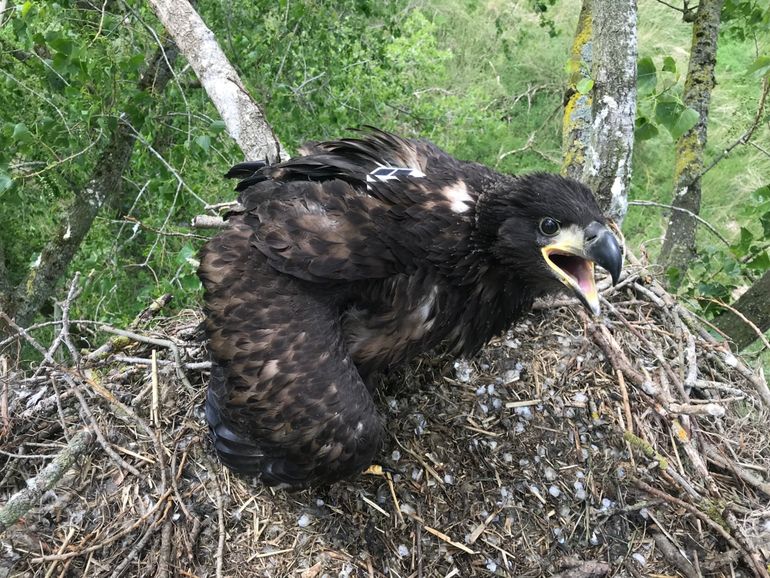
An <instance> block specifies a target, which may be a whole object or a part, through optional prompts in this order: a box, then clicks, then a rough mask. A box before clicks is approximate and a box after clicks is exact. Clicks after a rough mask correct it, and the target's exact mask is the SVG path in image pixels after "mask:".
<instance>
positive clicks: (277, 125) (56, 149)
mask: <svg viewBox="0 0 770 578" xmlns="http://www.w3.org/2000/svg"><path fill="white" fill-rule="evenodd" d="M11 4H13V3H11ZM98 4H99V5H101V3H98ZM758 6H759V4H758V3H757V2H741V1H737V0H732V1H728V2H727V8H726V10H727V11H728V13H727V14H728V16H729V17H730V18H732V19H731V20H728V22H726V23H725V24H724V26H723V33H722V35H721V37H720V48H719V55H718V62H717V69H716V78H717V86H716V89H715V90H714V93H713V100H712V105H711V114H710V119H709V146H708V148H707V151H706V163H707V164H709V162H710V160H711V159H712V158H713V157H714V156H716V155H717V154H719V152H720V151H721V150H723V149H724V148H725V147H726V146H728V145H730V144H732V143H733V142H734V141H735V140H736V139H737V138H738V137H739V136H740V135H741V134H742V133H743V132H744V131H745V130H746V129H747V128H748V126H749V125H750V124H751V122H752V119H753V117H754V115H755V113H756V110H757V103H758V100H759V96H760V93H761V88H762V86H761V78H760V75H759V74H752V73H751V72H749V71H748V70H749V68H750V67H751V66H752V64H753V63H755V62H757V58H758V57H760V56H762V55H763V54H767V53H768V51H769V50H770V47H769V46H768V42H769V38H770V33H769V32H768V30H767V25H768V22H767V19H768V16H767V8H763V9H761V10H760V9H759V8H758ZM13 10H14V13H13V14H12V16H11V17H10V19H9V20H7V19H8V16H7V15H6V16H5V18H4V19H3V21H5V20H7V22H6V23H5V25H4V26H3V27H2V28H0V103H1V104H0V219H2V226H0V244H1V245H2V248H3V250H4V253H5V259H6V264H7V268H8V276H9V279H10V282H11V283H13V284H16V283H20V282H22V281H23V279H24V276H25V274H26V273H27V271H28V269H29V266H30V264H31V263H33V262H34V260H35V259H36V258H37V256H38V255H39V253H40V250H41V249H42V247H43V245H44V243H45V241H46V239H47V238H48V237H49V236H50V234H51V233H52V231H53V230H54V229H55V227H56V226H57V224H58V222H59V219H60V218H61V214H62V212H63V210H64V208H65V207H66V206H67V205H68V203H69V202H70V200H71V199H72V197H73V195H74V193H75V191H77V190H80V189H82V187H85V186H87V183H88V181H89V179H90V176H91V175H92V173H93V171H94V169H95V166H94V165H95V163H96V162H97V161H98V159H99V153H100V151H101V150H102V148H103V147H104V145H105V143H106V142H107V141H108V138H109V135H110V133H111V132H112V131H113V130H114V128H115V126H116V124H117V122H118V119H119V118H120V117H121V116H123V118H125V119H127V120H128V121H129V122H136V120H137V119H139V118H146V121H145V123H144V125H143V128H142V129H141V130H140V135H141V141H142V142H140V143H138V144H137V147H136V149H135V150H134V154H133V157H132V162H131V166H130V168H129V170H128V171H127V172H126V173H125V174H124V181H123V194H122V196H121V198H120V200H119V202H117V203H115V204H114V205H113V206H110V207H107V208H106V209H105V210H103V211H102V212H101V213H100V216H99V217H98V218H97V221H96V222H95V224H94V226H93V228H92V230H91V232H90V234H89V236H88V237H87V239H86V242H85V243H84V245H83V246H82V247H81V250H80V252H79V254H78V256H77V258H76V260H75V262H74V263H73V265H72V268H71V271H76V270H78V271H81V272H83V274H84V292H83V294H82V296H81V297H80V298H79V300H78V302H77V304H76V311H73V312H72V314H71V316H72V317H73V318H94V319H101V320H106V321H109V322H112V323H114V324H115V325H123V324H125V323H127V322H128V321H130V320H131V319H132V318H133V317H134V316H135V315H136V313H137V312H138V311H140V310H141V309H142V308H144V307H145V306H146V305H147V303H148V302H149V300H150V299H152V298H153V297H157V296H158V295H160V294H162V293H165V292H171V293H173V294H174V297H175V306H176V307H178V308H182V307H196V306H198V303H199V299H200V287H199V283H198V281H197V278H196V276H195V257H196V252H197V250H198V248H199V247H200V245H201V244H202V240H200V239H197V238H193V237H188V236H178V235H173V234H174V233H185V234H187V233H190V231H189V229H187V223H189V221H190V219H191V218H192V217H193V216H195V215H197V214H201V213H203V212H204V203H205V202H209V203H216V202H222V201H227V200H231V199H232V198H233V196H234V194H233V192H232V184H231V183H227V182H224V181H223V180H222V179H221V175H222V174H223V173H224V172H225V171H226V170H227V168H229V166H230V165H231V164H233V163H235V162H238V161H240V160H242V159H241V156H240V151H239V150H238V149H237V147H236V146H235V145H234V144H233V143H232V141H231V140H230V139H229V138H228V136H227V135H226V134H225V133H224V126H223V124H222V123H221V122H220V121H219V120H218V117H217V114H216V111H215V110H214V109H213V107H212V105H211V104H210V103H209V101H208V99H207V97H206V94H205V92H204V91H203V90H202V89H201V88H200V87H199V85H198V84H197V80H196V78H195V76H194V74H193V73H192V71H191V70H190V69H189V68H188V67H186V66H185V63H184V62H183V60H181V59H179V60H177V61H176V63H175V66H174V68H175V70H176V77H175V78H174V79H173V80H172V81H171V82H170V83H169V85H168V87H167V88H166V89H165V91H164V93H163V96H162V98H157V99H152V98H150V97H148V95H147V94H146V93H142V92H141V91H139V90H138V89H137V82H138V79H139V76H140V74H141V72H142V70H143V68H144V65H145V63H146V61H147V60H148V59H149V58H150V56H151V55H152V54H153V53H154V52H155V51H156V50H157V47H158V41H159V39H160V40H161V41H162V40H163V39H164V33H163V31H162V27H161V26H160V25H159V24H158V22H157V21H156V20H155V18H154V17H153V15H152V14H151V12H150V11H149V9H148V8H147V7H146V5H145V4H144V3H141V2H127V3H112V2H108V3H107V10H105V11H104V12H103V13H102V12H99V11H98V10H94V9H90V8H88V3H86V2H69V3H68V2H63V3H60V4H55V3H49V2H26V3H24V4H19V5H18V6H16V7H15V8H13ZM198 10H199V11H200V13H201V16H202V17H203V19H204V20H205V21H206V22H207V24H208V25H209V27H210V28H211V29H212V30H213V31H214V32H215V34H216V35H217V37H218V39H219V42H220V44H221V45H222V47H223V49H224V50H225V52H226V53H227V55H228V57H229V58H230V60H231V62H232V63H233V64H234V65H235V66H236V68H237V69H238V71H239V73H240V74H241V75H242V78H243V80H244V82H245V84H246V86H247V88H248V89H249V90H250V92H251V94H252V96H253V97H254V98H255V99H256V100H257V101H258V102H259V103H261V104H262V105H263V107H264V109H265V112H266V115H267V118H268V120H269V122H270V123H271V124H272V126H273V127H274V129H275V131H276V132H277V134H278V136H279V138H280V139H281V141H282V142H283V143H284V144H285V145H286V146H287V147H288V148H289V149H290V150H292V151H293V150H294V149H295V148H296V146H298V145H299V144H300V143H302V142H303V141H305V140H310V139H323V138H327V137H337V136H340V135H342V134H345V133H346V132H347V129H348V128H349V127H357V126H361V125H365V124H369V125H375V126H378V127H382V128H384V129H388V130H393V131H397V132H399V133H402V134H406V135H419V136H423V137H426V138H429V139H431V140H433V141H434V142H436V143H437V144H439V145H440V146H442V147H445V148H446V149H447V150H449V151H450V152H452V153H453V154H455V155H456V156H458V157H462V158H466V159H473V160H477V161H479V162H482V163H485V164H487V165H490V166H492V167H495V168H496V169H498V170H500V171H504V172H512V173H516V172H522V171H532V170H549V171H558V170H559V164H560V161H561V112H562V110H561V107H562V102H563V96H564V91H565V88H566V77H567V74H566V72H565V63H566V60H567V55H568V51H569V46H570V43H571V41H572V34H573V32H574V28H575V24H576V21H577V13H578V10H579V2H572V1H569V2H568V1H561V2H556V1H554V0H550V1H548V2H532V1H529V2H528V1H522V2H510V1H502V0H489V1H485V2H482V1H474V0H465V1H463V0H417V1H413V2H409V3H407V2H400V1H394V2H378V1H374V0H372V1H369V0H342V1H337V2H313V1H310V0H306V1H303V2H300V1H291V2H288V1H281V2H274V1H269V2H266V1H262V2H254V1H249V2H245V1H232V2H231V1H227V2H225V1H222V2H202V3H199V6H198ZM730 11H731V12H730ZM763 18H764V20H763ZM690 34H691V25H690V24H688V23H685V22H682V19H681V15H680V14H678V13H676V12H674V11H672V10H671V9H669V8H667V7H666V6H663V5H662V4H660V3H658V2H656V1H654V0H640V2H639V56H640V58H641V59H648V60H647V61H646V63H647V64H649V62H651V63H652V64H654V66H655V71H656V74H655V78H654V79H652V83H651V84H650V82H649V81H650V78H649V77H648V78H647V79H646V80H647V81H648V82H647V86H646V87H643V89H642V90H641V94H640V103H639V115H640V116H644V117H646V118H649V119H650V120H651V121H654V119H655V98H656V96H654V95H660V94H661V93H665V94H668V95H673V96H674V97H677V95H679V94H681V89H682V84H683V80H684V75H685V73H686V69H687V60H688V53H689V44H690ZM661 126H662V125H661ZM768 133H769V131H768V126H767V118H765V122H764V124H763V125H761V126H760V127H759V128H758V130H757V133H756V135H755V137H754V141H755V142H756V143H757V145H758V146H759V147H760V148H755V147H754V146H740V147H737V148H736V149H735V150H734V151H733V153H732V154H731V155H730V156H728V157H727V158H725V159H724V160H723V161H721V162H720V163H719V164H718V165H717V166H716V167H715V168H714V169H713V170H711V171H710V172H709V173H708V174H707V175H706V176H705V177H704V179H703V193H704V198H703V210H702V216H703V217H704V218H705V219H706V220H708V221H709V222H711V223H712V224H713V225H714V226H715V227H716V228H718V229H719V230H720V231H721V232H722V233H723V235H724V236H725V237H726V238H727V239H728V240H729V241H730V242H731V243H732V247H729V248H728V247H725V246H724V245H723V244H722V243H721V242H720V241H719V240H718V239H716V238H715V237H714V236H713V235H711V234H710V233H709V232H708V231H705V230H704V229H703V228H701V231H700V233H699V251H700V261H699V262H698V263H695V264H694V266H693V267H692V268H691V270H690V271H689V272H688V274H687V277H686V278H685V279H683V280H681V285H680V291H681V292H682V295H683V296H685V297H687V298H689V299H691V302H692V304H693V306H695V307H703V306H706V305H707V303H706V302H704V301H703V300H698V299H697V298H696V297H699V296H710V297H715V298H720V299H725V300H727V301H730V300H732V297H733V296H734V294H735V292H736V290H739V289H740V288H741V287H745V286H746V285H748V284H750V283H751V282H752V281H753V280H754V279H755V278H756V276H757V275H759V274H760V273H761V272H762V271H764V270H765V269H767V268H768V267H770V258H769V257H768V252H767V247H768V230H769V229H770V212H769V211H770V204H769V203H770V200H768V199H770V194H769V193H768V189H766V188H765V189H762V187H765V186H767V185H768V182H770V155H768V154H767V151H770V137H769V136H768ZM640 136H641V137H649V138H639V139H638V140H637V143H636V151H635V155H634V169H633V183H632V193H631V196H632V198H634V199H642V200H653V201H657V202H661V203H669V202H670V201H671V197H672V175H673V170H674V166H673V162H674V147H673V140H672V137H671V135H670V134H669V132H668V131H666V130H664V129H662V128H661V129H660V130H658V131H657V134H655V135H652V134H650V132H649V131H648V132H646V133H645V134H642V135H640ZM760 149H763V150H760ZM763 151H764V152H763ZM159 157H162V158H163V159H164V160H165V162H162V161H161V160H160V158H159ZM166 163H167V164H166ZM168 166H170V167H173V169H174V170H173V171H171V170H169V168H168ZM179 178H181V179H182V180H183V181H184V186H183V185H182V184H181V183H180V180H179ZM191 191H192V192H194V194H193V193H192V192H191ZM763 218H766V219H767V221H763V220H762V219H763ZM132 219H136V220H138V221H139V222H141V225H140V224H138V223H137V222H135V221H133V220H132ZM666 219H667V216H666V215H665V213H664V212H663V211H662V210H660V209H657V208H648V207H631V208H630V210H629V214H628V217H627V220H626V222H625V225H624V232H625V235H626V239H627V242H628V244H629V246H630V247H631V248H632V250H633V251H635V252H637V253H639V252H643V253H647V254H649V255H650V256H652V257H654V256H655V255H656V254H657V251H658V250H659V247H660V242H661V237H662V234H663V232H664V227H665V222H666ZM661 273H662V272H661ZM70 276H71V273H70V274H69V275H68V276H67V277H70ZM44 313H48V314H50V311H46V312H44Z"/></svg>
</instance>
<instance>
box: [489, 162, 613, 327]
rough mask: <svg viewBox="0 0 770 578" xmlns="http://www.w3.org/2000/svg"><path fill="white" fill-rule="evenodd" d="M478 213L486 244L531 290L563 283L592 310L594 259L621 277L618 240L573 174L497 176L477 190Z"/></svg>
mask: <svg viewBox="0 0 770 578" xmlns="http://www.w3.org/2000/svg"><path fill="white" fill-rule="evenodd" d="M476 218H477V222H476V226H477V232H478V234H479V236H480V238H481V239H482V240H483V241H482V242H483V243H484V244H485V245H486V249H487V250H488V251H490V252H491V254H492V255H493V257H494V259H495V260H496V261H497V262H498V263H499V264H500V265H501V266H503V267H504V268H506V269H508V270H510V271H511V273H512V275H513V276H514V277H515V279H516V280H517V282H518V283H521V282H522V281H525V282H526V284H527V287H528V289H529V290H530V291H531V292H532V293H533V294H534V295H535V296H536V295H538V294H546V293H554V292H557V291H559V290H563V289H565V288H566V289H567V290H569V291H571V292H572V293H574V294H575V295H576V296H577V297H578V299H580V301H581V302H582V303H583V304H584V305H585V306H586V308H588V309H589V310H590V311H591V312H592V313H593V314H595V315H596V314H598V313H599V309H600V308H599V295H598V293H597V290H596V282H595V280H594V265H595V264H596V265H599V266H600V267H603V268H604V269H606V270H607V271H608V272H609V273H610V275H611V276H612V282H613V284H615V283H617V281H618V278H619V277H620V270H621V267H622V264H623V256H622V252H621V250H620V246H619V245H618V242H617V240H616V239H615V236H614V235H613V234H612V233H611V232H610V230H609V229H608V228H607V225H606V223H605V219H604V216H603V215H602V212H601V210H600V209H599V207H598V205H597V204H596V200H595V199H594V196H593V194H592V193H591V191H590V189H588V188H587V187H586V186H585V185H582V184H581V183H579V182H577V181H575V180H573V179H568V178H564V177H561V176H558V175H553V174H547V173H534V174H531V175H526V176H522V177H516V178H512V179H510V180H507V179H506V180H503V181H500V182H498V183H496V184H495V185H494V187H493V188H492V189H491V190H490V191H487V192H486V193H485V194H482V195H481V198H480V199H479V202H478V205H477V213H476Z"/></svg>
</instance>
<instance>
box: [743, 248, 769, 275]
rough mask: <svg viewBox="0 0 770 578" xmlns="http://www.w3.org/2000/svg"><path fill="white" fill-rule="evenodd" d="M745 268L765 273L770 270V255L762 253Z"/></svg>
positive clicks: (765, 252)
mask: <svg viewBox="0 0 770 578" xmlns="http://www.w3.org/2000/svg"><path fill="white" fill-rule="evenodd" d="M746 267H748V268H749V269H754V270H755V271H759V272H760V273H761V272H764V271H767V270H768V269H770V254H768V252H767V251H762V252H761V253H760V254H759V255H757V256H756V257H754V258H753V259H752V260H751V261H749V262H748V263H746Z"/></svg>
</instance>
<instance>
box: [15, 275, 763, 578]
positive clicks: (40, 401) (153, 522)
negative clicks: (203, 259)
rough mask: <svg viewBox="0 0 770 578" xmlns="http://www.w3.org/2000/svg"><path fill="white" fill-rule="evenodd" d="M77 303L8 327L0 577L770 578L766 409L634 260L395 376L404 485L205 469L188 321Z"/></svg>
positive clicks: (395, 446)
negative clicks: (563, 299)
mask: <svg viewBox="0 0 770 578" xmlns="http://www.w3.org/2000/svg"><path fill="white" fill-rule="evenodd" d="M77 285H78V284H77V279H75V280H74V281H73V283H72V286H71V287H70V291H69V293H68V295H67V296H66V297H65V298H64V299H63V300H62V302H61V303H60V306H61V312H62V315H61V319H60V320H59V321H57V322H53V323H49V324H44V325H43V326H38V327H31V328H26V329H25V328H20V327H16V326H14V325H13V324H12V322H11V321H10V320H9V319H8V318H7V317H6V318H5V322H6V323H7V324H10V325H11V330H12V332H13V335H12V336H11V337H10V338H8V339H6V340H5V341H3V342H1V343H0V345H1V346H2V349H1V350H0V353H1V354H2V359H1V360H0V362H1V363H2V365H1V366H0V372H1V374H0V375H1V377H2V392H1V395H2V398H1V401H2V404H1V406H2V407H0V409H2V423H0V426H2V430H1V431H0V436H1V437H0V447H2V450H1V451H0V464H1V465H2V470H1V471H2V473H1V474H0V532H2V533H0V543H1V546H2V547H0V577H4V576H46V577H51V576H86V575H87V576H152V577H167V576H200V577H203V576H217V577H219V576H270V577H279V576H286V577H289V576H292V577H300V578H315V577H319V578H320V577H322V576H365V577H368V576H374V577H382V576H386V577H391V576H392V577H400V578H406V577H429V576H439V577H444V578H451V577H453V576H533V577H534V576H565V577H566V576H570V577H577V578H581V577H583V578H589V577H597V578H598V577H603V576H630V577H638V576H683V577H687V578H691V577H696V576H725V577H733V576H761V577H765V578H767V577H768V561H770V474H768V472H770V431H769V430H770V428H768V423H769V422H768V415H770V391H768V388H767V384H766V382H765V380H764V377H763V376H762V375H761V372H757V371H754V370H752V369H751V368H750V367H748V366H747V365H746V364H745V363H744V362H743V361H742V360H741V359H740V358H739V357H737V356H735V355H734V354H732V353H731V352H730V350H729V349H728V348H727V347H726V345H725V344H723V343H720V342H718V341H717V340H715V339H714V338H713V337H712V335H711V334H710V333H709V332H708V331H707V330H706V329H705V326H704V324H703V323H702V321H700V320H699V319H698V318H696V317H695V316H694V315H693V314H692V313H690V312H689V311H687V310H686V309H685V308H683V307H682V306H680V305H679V304H677V303H676V302H675V301H674V299H672V297H671V296H670V295H668V294H667V293H666V292H665V291H664V290H663V288H662V287H661V286H660V285H658V284H657V283H656V282H655V281H654V280H653V279H652V278H651V277H649V276H648V275H647V273H646V270H645V268H644V266H643V265H640V264H639V263H635V264H634V265H633V266H632V267H631V268H630V269H629V270H628V271H627V272H626V275H625V277H624V278H623V279H622V281H621V283H620V284H619V285H618V286H617V287H615V288H613V289H608V290H606V291H605V292H604V304H603V305H604V313H603V315H602V317H601V318H599V319H589V318H588V317H586V316H585V315H584V314H583V313H582V311H580V310H579V309H578V308H577V307H576V306H575V304H574V303H560V302H552V303H547V304H540V306H538V307H536V310H535V311H534V312H533V313H532V314H531V315H529V316H528V317H526V319H524V320H523V321H522V322H520V323H519V324H517V325H516V326H515V327H514V328H512V329H511V330H510V331H509V332H508V333H507V334H506V335H504V336H502V337H500V338H499V339H497V340H495V341H494V342H492V343H491V344H489V346H488V347H487V348H485V349H484V351H483V352H482V353H481V354H480V355H478V356H477V357H475V358H474V359H471V360H455V359H450V358H448V357H436V356H433V357H428V356H426V357H423V358H421V359H420V360H418V362H417V363H414V364H413V365H412V366H410V367H409V368H407V369H405V370H403V371H401V372H399V373H398V374H395V375H390V376H388V377H387V378H385V379H384V383H383V386H382V387H381V388H380V393H379V394H378V396H379V398H380V399H379V400H378V403H379V407H380V408H381V411H382V413H383V414H384V415H385V416H386V418H387V424H388V425H387V428H388V432H389V438H388V441H387V443H386V447H385V448H384V449H383V453H382V456H381V457H382V460H381V461H382V462H383V463H386V464H389V465H391V466H393V467H394V468H395V469H397V470H398V471H399V472H400V473H399V474H397V475H393V476H388V477H376V476H361V477H358V478H356V479H352V480H349V481H346V482H342V483H338V484H336V485H333V486H330V487H321V488H314V489H308V490H304V491H301V492H295V493H288V492H285V491H274V490H272V489H270V488H267V487H265V486H263V485H261V484H260V483H259V482H258V481H256V480H252V479H243V478H239V477H237V476H235V475H233V474H231V473H230V472H229V471H227V470H226V469H224V468H223V467H222V466H221V465H220V464H219V463H218V461H217V458H216V456H215V455H214V453H213V450H212V448H211V446H210V443H209V441H208V437H207V428H206V424H205V420H204V418H203V415H202V411H201V407H202V402H203V397H204V395H205V387H206V382H207V378H208V361H207V353H206V350H205V343H204V342H203V340H202V337H201V334H200V331H199V329H198V325H199V323H200V320H201V317H200V314H199V313H198V312H193V311H182V312H179V313H178V314H176V315H174V316H173V317H163V316H162V310H161V309H162V306H163V305H164V304H163V303H155V304H154V306H153V307H152V308H151V309H150V310H149V312H148V313H147V314H146V315H145V316H143V317H140V318H138V319H137V320H136V321H135V323H134V324H132V326H131V327H129V328H127V329H124V330H121V329H116V328H113V327H109V326H105V325H103V324H97V323H88V322H74V321H70V320H69V319H68V310H69V305H70V304H71V303H72V301H73V300H74V299H76V298H77ZM159 310H161V311H159ZM52 329H53V331H52ZM44 336H45V337H46V341H44V340H43V337H44ZM105 336H106V337H105ZM89 339H90V340H91V343H93V344H94V345H93V347H90V348H89V350H87V351H83V350H82V348H81V347H79V346H76V345H75V343H76V342H81V343H82V342H83V341H84V340H89ZM95 340H101V344H100V343H97V342H96V341H95ZM97 345H100V346H99V347H97ZM22 347H26V348H34V349H36V350H37V352H38V353H37V355H39V357H40V359H42V361H41V362H39V363H38V364H35V365H34V366H33V367H30V366H26V367H22V366H20V365H19V364H18V363H16V362H15V361H14V360H15V359H16V357H15V356H17V355H18V352H19V351H20V349H21V348H22Z"/></svg>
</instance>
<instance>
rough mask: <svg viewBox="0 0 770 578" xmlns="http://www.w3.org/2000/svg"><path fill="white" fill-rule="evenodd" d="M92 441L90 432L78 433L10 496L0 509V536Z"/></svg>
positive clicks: (70, 465)
mask: <svg viewBox="0 0 770 578" xmlns="http://www.w3.org/2000/svg"><path fill="white" fill-rule="evenodd" d="M93 441H94V435H93V433H91V431H90V430H88V429H84V430H82V431H80V433H78V434H77V435H76V436H75V437H73V438H72V441H71V442H70V443H69V445H67V447H65V448H64V449H63V450H62V451H61V452H59V455H58V456H56V458H54V460H53V461H52V462H51V463H50V464H48V465H47V466H46V467H45V468H44V469H43V471H42V472H40V473H39V474H38V475H37V476H35V477H34V478H32V479H31V480H27V484H26V486H27V487H26V488H24V489H23V490H21V491H19V492H17V493H15V494H14V495H13V496H11V498H10V499H9V500H8V502H6V504H5V505H4V506H3V507H2V508H0V534H1V533H3V532H5V530H6V529H7V528H9V527H10V526H12V525H13V524H15V523H16V522H17V521H18V519H19V518H20V517H22V516H23V515H24V514H26V513H27V512H28V511H29V509H30V508H32V507H33V506H35V504H36V503H37V502H38V501H39V500H40V498H41V496H42V495H43V494H44V493H45V492H47V491H48V490H50V489H51V488H53V487H54V486H55V485H56V483H57V482H58V481H59V480H60V479H61V477H62V476H63V475H64V474H65V472H66V471H67V470H68V469H70V467H72V465H74V463H75V462H76V461H77V459H78V458H79V457H80V456H81V455H82V454H83V453H85V451H86V450H87V449H89V448H90V447H91V444H92V443H93Z"/></svg>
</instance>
